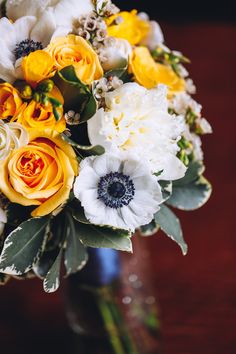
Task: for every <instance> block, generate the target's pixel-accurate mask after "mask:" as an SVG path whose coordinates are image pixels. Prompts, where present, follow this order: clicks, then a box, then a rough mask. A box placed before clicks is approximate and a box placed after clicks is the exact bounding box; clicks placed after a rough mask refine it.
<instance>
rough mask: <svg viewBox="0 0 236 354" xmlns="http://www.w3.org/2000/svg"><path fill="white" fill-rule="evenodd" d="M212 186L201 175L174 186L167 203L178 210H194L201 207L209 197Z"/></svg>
mask: <svg viewBox="0 0 236 354" xmlns="http://www.w3.org/2000/svg"><path fill="white" fill-rule="evenodd" d="M211 193H212V187H211V185H210V183H209V182H208V181H207V180H206V179H205V178H204V177H203V176H201V177H199V178H198V179H197V180H196V181H193V182H190V183H188V184H186V185H182V186H180V185H179V186H174V187H173V192H172V195H171V197H170V198H169V199H168V200H167V204H168V205H171V206H172V207H175V208H178V209H180V210H195V209H198V208H200V207H202V206H203V205H204V204H205V203H206V202H207V201H208V199H209V198H210V196H211Z"/></svg>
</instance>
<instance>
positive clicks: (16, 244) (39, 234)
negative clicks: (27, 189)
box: [0, 217, 50, 275]
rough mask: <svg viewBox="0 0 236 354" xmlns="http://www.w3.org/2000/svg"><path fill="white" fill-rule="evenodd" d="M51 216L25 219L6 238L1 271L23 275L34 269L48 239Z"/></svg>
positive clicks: (0, 263)
mask: <svg viewBox="0 0 236 354" xmlns="http://www.w3.org/2000/svg"><path fill="white" fill-rule="evenodd" d="M49 220H50V217H42V218H33V219H29V220H27V221H24V222H23V223H22V224H20V226H19V227H17V228H16V229H15V230H14V231H12V232H11V233H10V235H9V236H8V237H7V239H6V240H5V243H4V246H3V250H2V254H1V257H0V272H2V273H6V274H10V275H21V274H24V273H26V272H28V271H29V270H31V269H32V267H33V265H34V264H35V263H36V262H37V260H38V258H39V255H40V253H41V252H42V250H43V248H44V246H45V241H46V228H47V226H48V224H49Z"/></svg>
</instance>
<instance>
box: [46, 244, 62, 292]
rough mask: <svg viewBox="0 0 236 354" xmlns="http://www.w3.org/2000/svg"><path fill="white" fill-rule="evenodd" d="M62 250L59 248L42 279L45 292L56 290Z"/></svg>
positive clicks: (58, 282) (58, 281) (58, 283)
mask: <svg viewBox="0 0 236 354" xmlns="http://www.w3.org/2000/svg"><path fill="white" fill-rule="evenodd" d="M62 253H63V250H62V249H61V250H60V252H59V254H58V256H57V258H56V260H55V262H54V263H53V265H52V267H51V269H50V270H49V272H48V274H47V276H46V278H45V279H44V281H43V288H44V291H45V292H46V293H53V292H55V291H57V289H58V288H59V286H60V270H61V259H62Z"/></svg>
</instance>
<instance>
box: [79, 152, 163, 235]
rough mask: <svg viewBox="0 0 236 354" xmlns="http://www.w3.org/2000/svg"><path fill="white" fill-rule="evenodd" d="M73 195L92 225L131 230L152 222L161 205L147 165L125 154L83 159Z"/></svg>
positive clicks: (158, 193)
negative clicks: (79, 202)
mask: <svg viewBox="0 0 236 354" xmlns="http://www.w3.org/2000/svg"><path fill="white" fill-rule="evenodd" d="M74 194H75V196H76V198H78V199H79V200H80V201H81V204H82V206H83V207H84V210H85V215H86V217H87V219H88V220H89V221H90V222H91V223H93V224H95V225H109V226H113V227H116V228H120V229H125V230H131V231H134V230H135V229H136V228H138V227H139V226H141V225H146V224H148V223H149V222H151V220H152V219H153V215H154V214H155V213H156V212H157V211H158V210H159V205H160V204H161V203H162V202H163V198H162V194H161V188H160V186H159V184H158V181H157V178H156V177H155V176H153V175H152V174H151V172H150V169H149V165H148V164H147V163H145V161H144V160H140V158H139V157H135V156H134V155H130V154H124V153H121V154H119V155H112V154H106V153H105V154H104V155H102V156H96V157H94V156H93V157H87V158H86V159H85V160H83V161H82V162H81V164H80V173H79V176H78V177H77V178H76V181H75V185H74Z"/></svg>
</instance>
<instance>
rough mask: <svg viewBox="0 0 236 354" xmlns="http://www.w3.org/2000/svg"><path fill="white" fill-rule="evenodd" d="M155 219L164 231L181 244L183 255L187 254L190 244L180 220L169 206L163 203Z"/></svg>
mask: <svg viewBox="0 0 236 354" xmlns="http://www.w3.org/2000/svg"><path fill="white" fill-rule="evenodd" d="M155 221H156V223H157V224H158V225H160V228H161V229H162V231H163V232H164V233H165V234H166V235H167V236H169V237H170V238H171V239H172V240H173V241H175V242H176V243H177V244H178V245H179V246H180V248H181V250H182V252H183V255H186V254H187V251H188V246H187V244H186V242H185V241H184V238H183V232H182V228H181V225H180V221H179V219H178V218H177V217H176V215H175V214H174V213H173V212H172V211H171V210H170V209H169V208H168V207H167V206H165V205H162V206H161V209H160V211H158V212H157V213H156V214H155Z"/></svg>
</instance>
